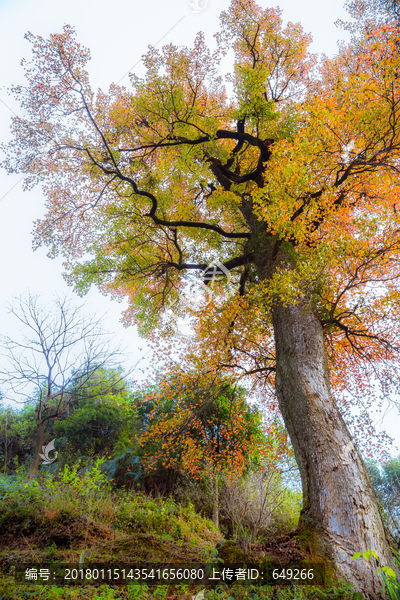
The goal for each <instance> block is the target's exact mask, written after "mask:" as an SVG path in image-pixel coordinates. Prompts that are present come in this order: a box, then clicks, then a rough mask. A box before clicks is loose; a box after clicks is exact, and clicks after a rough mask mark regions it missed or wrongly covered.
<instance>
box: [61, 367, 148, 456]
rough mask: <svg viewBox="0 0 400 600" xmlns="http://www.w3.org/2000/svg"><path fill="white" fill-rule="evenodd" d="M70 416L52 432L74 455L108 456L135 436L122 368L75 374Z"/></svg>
mask: <svg viewBox="0 0 400 600" xmlns="http://www.w3.org/2000/svg"><path fill="white" fill-rule="evenodd" d="M69 393H70V400H69V403H68V409H67V410H68V414H67V413H66V412H64V416H63V417H59V419H58V420H57V421H55V422H54V423H53V426H52V431H53V432H54V435H56V436H57V437H58V438H64V442H65V449H66V450H67V452H68V454H69V455H70V456H69V457H68V459H70V458H71V457H72V456H75V457H76V456H82V455H86V456H94V455H96V456H108V455H109V454H111V453H112V452H115V451H117V452H118V448H119V447H120V446H121V445H122V446H124V445H125V441H126V440H128V438H130V437H132V430H133V429H134V428H135V425H136V423H137V416H136V407H135V406H134V404H133V403H132V392H131V391H130V389H129V384H128V382H127V380H126V379H125V378H124V377H123V373H122V369H121V368H117V369H106V368H105V367H104V366H103V367H100V368H98V369H96V370H95V371H94V372H93V373H92V374H91V376H90V377H89V378H88V377H87V376H86V373H83V374H81V373H74V377H73V379H72V381H71V382H70V386H69Z"/></svg>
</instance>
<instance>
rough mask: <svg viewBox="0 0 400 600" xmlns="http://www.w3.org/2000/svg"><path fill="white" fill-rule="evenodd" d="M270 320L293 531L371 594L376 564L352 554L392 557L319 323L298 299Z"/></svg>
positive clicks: (384, 560) (376, 585)
mask: <svg viewBox="0 0 400 600" xmlns="http://www.w3.org/2000/svg"><path fill="white" fill-rule="evenodd" d="M273 325H274V331H275V343H276V357H277V367H276V392H277V396H278V400H279V405H280V409H281V412H282V415H283V418H284V421H285V425H286V427H287V430H288V432H289V435H290V439H291V441H292V444H293V447H294V451H295V456H296V460H297V463H298V466H299V469H300V473H301V479H302V486H303V494H304V505H303V511H302V515H301V522H300V531H302V532H303V535H304V539H305V540H307V542H308V545H309V547H310V549H311V550H312V553H313V554H314V555H315V556H320V557H323V558H324V559H325V561H326V564H330V565H332V566H333V568H334V569H335V571H336V573H337V574H338V575H341V576H342V577H343V578H345V579H346V580H347V581H349V582H350V583H353V584H354V585H355V586H356V588H357V590H358V591H360V592H361V593H362V594H364V596H365V597H366V598H376V597H377V595H378V593H379V591H380V590H381V579H380V576H379V575H378V576H376V570H377V566H376V565H375V564H371V563H367V562H366V561H365V560H363V559H359V560H355V561H353V560H352V556H353V555H354V553H355V552H360V551H361V552H364V551H366V550H370V549H372V550H375V552H376V553H377V554H378V556H379V558H380V560H381V564H386V565H388V566H393V559H392V554H391V551H390V547H389V543H388V540H387V537H386V532H385V529H384V525H383V521H382V518H381V515H380V511H379V507H378V503H377V499H376V495H375V492H374V490H373V487H372V484H371V481H370V478H369V476H368V473H367V471H366V468H365V465H364V463H363V461H362V459H361V457H360V454H359V452H358V450H357V448H356V446H355V444H354V441H353V440H352V437H351V435H350V433H349V431H348V429H347V427H346V425H345V423H344V420H343V418H342V416H341V414H340V412H339V410H338V408H337V406H336V404H335V402H334V400H333V397H332V394H331V390H330V384H329V373H328V365H327V358H326V351H325V346H324V339H323V331H322V326H321V324H320V322H319V320H318V318H317V317H316V316H315V315H314V313H313V312H312V310H311V308H310V307H309V305H308V304H307V303H306V302H302V303H300V304H298V305H295V306H288V307H283V306H277V307H275V309H274V311H273ZM300 539H301V536H300Z"/></svg>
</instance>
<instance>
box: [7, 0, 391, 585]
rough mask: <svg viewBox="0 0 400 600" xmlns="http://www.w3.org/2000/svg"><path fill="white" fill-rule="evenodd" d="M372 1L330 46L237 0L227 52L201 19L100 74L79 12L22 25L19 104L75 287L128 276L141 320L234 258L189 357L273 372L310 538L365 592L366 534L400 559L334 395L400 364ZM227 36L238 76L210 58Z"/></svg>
mask: <svg viewBox="0 0 400 600" xmlns="http://www.w3.org/2000/svg"><path fill="white" fill-rule="evenodd" d="M372 4H373V3H372V2H370V3H368V2H364V3H362V2H359V3H358V4H357V3H354V4H353V8H351V10H352V11H353V14H354V15H355V16H356V17H357V23H356V24H355V25H353V26H352V27H351V31H352V39H351V41H350V42H349V43H348V44H342V45H341V46H340V48H339V51H338V53H337V55H336V56H335V57H334V58H332V59H328V58H324V59H323V60H322V61H321V62H320V64H318V65H317V63H316V59H315V58H314V57H313V56H312V55H310V54H309V52H308V50H307V47H308V44H309V42H310V37H309V36H308V35H306V34H304V33H303V31H302V28H301V26H300V25H299V24H291V23H289V24H288V25H287V26H286V27H284V26H283V24H282V19H281V13H280V11H279V10H277V9H265V10H263V9H261V8H260V7H259V6H258V5H257V4H256V3H255V1H254V0H232V1H231V5H230V8H229V9H228V10H227V11H225V12H223V13H222V14H221V29H220V32H219V33H218V35H217V42H218V49H217V51H216V52H215V53H214V54H211V53H210V51H209V50H208V48H207V47H206V44H205V40H204V36H203V34H201V33H200V34H198V36H197V37H196V39H195V42H194V47H193V48H192V49H189V48H181V49H180V48H177V47H174V46H172V45H169V46H166V47H165V48H164V49H163V50H162V51H158V50H155V49H154V48H151V49H150V50H149V52H148V53H147V55H146V56H145V57H144V65H145V67H146V75H145V76H144V78H142V79H140V78H138V77H136V76H134V75H133V76H132V77H131V83H132V89H131V90H128V89H126V88H123V87H119V86H117V85H112V86H111V87H110V90H109V92H108V93H105V92H103V91H99V92H98V93H97V95H95V94H94V93H93V92H92V90H91V88H90V85H89V77H88V74H87V71H86V70H85V65H86V63H87V61H88V60H89V52H88V50H87V49H85V48H83V47H82V46H80V45H79V44H78V43H77V42H76V40H75V37H74V31H73V29H72V28H71V27H69V26H66V27H65V28H64V31H63V33H61V34H54V35H52V36H50V38H49V39H48V40H45V39H43V38H41V37H35V36H34V35H33V34H31V33H29V34H27V38H28V40H29V41H30V42H31V43H32V45H33V60H32V61H31V62H30V63H27V64H26V63H25V68H26V77H27V86H26V87H17V88H15V90H14V91H15V93H16V95H17V96H18V97H19V99H20V101H21V107H22V109H23V110H24V111H25V117H24V118H20V117H15V118H14V119H13V132H14V141H13V142H12V143H11V145H10V146H9V147H8V149H6V151H7V152H8V157H7V159H6V162H5V165H6V167H7V168H8V169H9V171H11V172H14V171H19V172H22V173H25V174H26V176H27V177H26V186H27V187H28V188H29V187H30V186H32V185H34V184H36V183H40V182H45V187H44V192H45V194H46V197H47V204H48V213H47V215H46V217H45V218H44V219H43V220H42V221H41V222H39V223H38V224H37V227H36V238H35V239H36V244H41V243H44V244H47V245H49V246H50V255H51V256H53V255H55V254H56V253H57V252H62V253H63V254H64V255H65V256H66V257H67V260H68V262H67V270H68V275H67V276H68V278H69V281H70V283H71V284H73V285H75V288H76V289H77V290H78V291H79V292H80V293H84V292H85V290H86V289H88V287H89V286H90V285H91V284H92V283H95V284H97V285H99V286H100V288H101V289H102V290H103V291H107V292H109V293H112V294H114V295H117V296H121V297H122V296H124V297H126V298H127V299H128V301H129V309H128V310H127V312H126V313H125V322H126V323H127V324H129V323H131V322H137V323H138V324H139V326H140V330H141V332H142V333H143V334H149V333H150V332H151V331H152V330H153V329H154V328H156V327H157V326H161V325H163V309H164V307H165V306H171V305H172V304H174V310H175V311H177V313H178V314H179V312H180V311H182V313H183V310H185V307H184V302H183V295H182V293H181V292H183V290H185V289H186V286H187V278H185V274H186V273H193V272H194V273H196V272H197V273H199V272H200V271H201V272H204V273H205V276H204V277H203V280H205V285H211V282H213V283H214V281H213V280H212V278H210V277H209V275H210V272H209V271H208V269H207V266H208V265H209V264H210V262H211V261H213V260H214V261H219V262H220V263H221V264H223V266H224V269H225V271H229V273H230V274H231V278H230V280H229V282H228V281H227V278H226V280H225V284H224V281H223V280H221V281H220V282H216V286H215V288H214V289H215V291H214V296H213V297H212V298H211V301H210V302H209V303H208V305H207V306H206V307H204V308H203V310H202V311H200V312H199V315H198V318H197V321H196V327H197V338H196V339H197V340H198V343H194V344H193V348H194V349H195V350H196V351H197V360H198V361H204V363H205V364H206V365H207V368H210V369H211V368H216V369H217V368H219V369H220V370H221V369H222V370H225V371H230V372H237V373H242V374H243V375H247V376H251V377H254V379H255V381H256V382H259V383H261V385H264V384H265V385H266V386H267V387H268V385H273V386H274V388H275V392H276V397H277V399H278V402H279V408H280V411H281V413H282V415H283V418H284V421H285V425H286V427H287V430H288V432H289V435H290V438H291V441H292V444H293V448H294V452H295V455H296V460H297V463H298V465H299V469H300V473H301V478H302V487H303V495H304V506H303V511H302V517H301V521H300V528H301V530H302V531H303V534H304V535H303V539H306V538H307V539H308V544H309V548H310V549H312V551H313V552H314V553H316V554H317V555H319V556H323V557H324V560H325V561H327V564H328V563H329V564H330V565H331V566H332V568H333V569H334V571H335V572H336V573H338V574H340V575H341V576H343V577H345V578H346V579H347V580H349V581H350V582H352V583H354V585H355V586H356V588H357V589H358V590H359V591H361V592H363V593H364V595H365V596H367V597H368V596H370V597H376V595H377V593H378V591H379V590H380V581H379V577H378V576H376V574H375V572H374V569H373V568H372V566H371V565H370V564H369V563H366V561H363V562H361V561H353V560H352V556H353V554H354V553H355V552H357V551H362V552H364V551H365V550H367V549H373V550H375V552H376V553H377V554H378V555H379V556H380V558H381V560H382V561H383V562H384V563H385V564H393V561H392V557H391V552H390V548H389V544H388V540H387V537H386V534H385V530H384V525H383V521H382V517H381V514H380V512H379V507H378V502H377V499H376V496H375V494H374V491H373V488H372V484H371V481H370V478H369V476H368V472H367V470H366V468H365V465H364V464H363V461H362V459H361V455H360V453H359V451H358V449H357V447H356V444H355V441H354V440H353V438H352V436H351V435H350V433H349V431H348V428H347V426H346V424H345V421H344V419H343V417H342V413H341V410H340V409H341V408H342V409H343V410H344V411H346V402H348V401H349V400H348V398H349V396H348V394H346V391H347V390H348V391H350V392H354V393H355V395H357V394H359V395H360V396H361V397H362V396H365V395H366V394H371V395H372V396H373V393H374V384H375V382H376V383H377V384H379V385H381V390H382V394H383V395H384V396H389V394H390V392H391V391H392V390H393V389H394V388H396V386H398V382H399V378H398V374H397V372H396V360H397V359H398V349H399V347H398V340H399V339H400V336H399V311H400V294H399V276H400V272H399V249H400V235H399V233H400V216H399V215H400V195H399V180H398V169H399V152H400V128H399V116H400V112H399V110H400V104H399V101H400V89H399V86H400V78H399V77H398V73H399V72H400V54H399V52H398V47H399V43H400V40H399V36H400V32H399V29H398V28H397V26H396V25H397V22H396V19H395V18H394V17H393V15H391V14H390V13H383V16H380V17H379V19H378V18H375V17H373V18H371V17H370V16H368V11H367V8H368V6H369V5H372ZM229 49H231V50H233V52H234V55H235V59H234V65H233V73H232V75H231V76H230V84H231V88H232V92H231V94H230V95H228V93H227V92H226V90H225V88H224V86H223V81H222V78H221V76H220V74H219V72H218V64H219V60H220V58H221V57H222V56H223V55H224V54H226V53H227V51H228V50H229ZM87 253H89V254H90V256H91V258H90V259H86V256H87ZM194 360H196V357H195V356H194ZM371 373H372V374H373V379H371ZM364 563H365V564H364Z"/></svg>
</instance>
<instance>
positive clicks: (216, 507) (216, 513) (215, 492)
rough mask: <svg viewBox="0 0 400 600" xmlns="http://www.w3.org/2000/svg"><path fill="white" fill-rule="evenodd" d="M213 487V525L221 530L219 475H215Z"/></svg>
mask: <svg viewBox="0 0 400 600" xmlns="http://www.w3.org/2000/svg"><path fill="white" fill-rule="evenodd" d="M212 487H213V523H214V525H215V527H216V528H217V529H219V488H218V474H217V473H214V475H213V480H212Z"/></svg>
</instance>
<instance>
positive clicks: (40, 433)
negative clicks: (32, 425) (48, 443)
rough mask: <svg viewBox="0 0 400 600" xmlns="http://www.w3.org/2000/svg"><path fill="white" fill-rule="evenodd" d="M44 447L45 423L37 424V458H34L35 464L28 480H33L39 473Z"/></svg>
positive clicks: (33, 463) (31, 468)
mask: <svg viewBox="0 0 400 600" xmlns="http://www.w3.org/2000/svg"><path fill="white" fill-rule="evenodd" d="M43 446H44V423H38V424H37V442H36V450H35V456H34V458H33V462H32V464H31V466H30V469H29V473H28V479H32V477H34V476H35V475H36V473H37V470H38V468H39V464H40V456H39V454H41V452H42V449H43Z"/></svg>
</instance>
